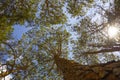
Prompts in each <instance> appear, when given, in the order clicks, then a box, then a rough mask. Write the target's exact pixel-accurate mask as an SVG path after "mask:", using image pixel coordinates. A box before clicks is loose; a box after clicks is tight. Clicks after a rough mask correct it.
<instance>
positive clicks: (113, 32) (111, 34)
mask: <svg viewBox="0 0 120 80" xmlns="http://www.w3.org/2000/svg"><path fill="white" fill-rule="evenodd" d="M117 34H118V29H117V28H116V27H109V28H108V35H109V37H110V38H115V37H117Z"/></svg>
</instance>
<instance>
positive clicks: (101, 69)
mask: <svg viewBox="0 0 120 80" xmlns="http://www.w3.org/2000/svg"><path fill="white" fill-rule="evenodd" d="M55 62H56V65H57V67H58V68H59V69H60V71H61V72H62V75H63V78H64V80H120V61H117V62H115V61H111V62H108V63H105V64H98V65H81V64H79V63H77V62H74V61H72V60H67V59H64V58H59V57H56V58H55Z"/></svg>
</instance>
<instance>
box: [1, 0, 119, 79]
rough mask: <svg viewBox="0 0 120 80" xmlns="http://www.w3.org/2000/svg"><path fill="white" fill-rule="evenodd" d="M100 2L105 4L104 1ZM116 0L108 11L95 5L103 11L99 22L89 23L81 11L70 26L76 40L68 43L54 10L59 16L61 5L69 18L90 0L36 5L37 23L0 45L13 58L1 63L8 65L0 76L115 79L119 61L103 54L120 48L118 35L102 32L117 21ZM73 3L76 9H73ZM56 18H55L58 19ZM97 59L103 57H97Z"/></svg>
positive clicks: (88, 19) (63, 19) (89, 17)
mask: <svg viewBox="0 0 120 80" xmlns="http://www.w3.org/2000/svg"><path fill="white" fill-rule="evenodd" d="M101 1H103V2H104V3H106V2H105V1H104V0H101ZM116 1H118V0H115V2H114V6H113V7H112V10H110V11H108V10H106V9H104V7H101V6H99V5H95V6H96V7H98V10H102V11H103V12H101V13H100V14H101V15H102V19H104V20H102V22H101V23H97V22H93V21H92V20H91V19H92V18H91V16H86V15H85V13H84V15H85V16H84V15H83V14H82V16H84V18H83V19H81V20H80V22H79V23H78V24H76V25H75V26H74V27H73V29H74V30H75V31H76V33H77V34H78V37H77V40H76V41H74V40H71V42H70V36H71V35H70V34H69V31H67V30H66V26H68V25H67V24H66V22H65V21H66V17H65V14H64V15H63V16H61V17H59V16H58V15H56V14H57V12H56V11H57V10H58V13H59V15H62V14H63V11H62V10H61V7H64V8H66V9H67V10H66V11H67V12H68V13H70V14H72V17H78V18H79V16H81V13H80V12H81V10H83V11H84V10H85V7H87V9H88V4H89V3H91V0H86V1H79V0H72V1H69V0H65V1H63V0H61V1H54V0H53V3H52V1H49V0H45V1H44V2H43V4H40V6H42V7H41V12H40V13H39V15H40V16H39V17H38V18H36V19H35V21H37V22H36V24H37V26H36V27H35V28H33V29H32V30H30V31H29V32H27V33H26V34H25V35H24V36H23V38H22V39H21V40H20V41H18V42H13V43H12V42H9V43H6V42H5V43H4V44H5V45H7V46H8V47H5V46H3V45H1V51H2V52H7V53H6V54H7V55H9V56H10V57H13V59H11V60H8V61H6V62H5V63H4V64H3V63H1V65H2V67H3V66H8V67H7V70H6V71H3V72H2V73H0V77H5V76H7V75H8V74H11V75H12V76H13V79H18V78H19V79H21V80H23V79H43V80H46V79H64V80H78V79H83V80H88V79H94V80H110V79H111V80H119V79H120V76H119V74H120V72H119V65H120V62H119V61H117V62H116V61H111V60H119V56H116V55H114V54H107V53H108V52H114V51H119V50H120V45H119V43H120V42H119V41H120V38H119V37H118V38H113V39H110V38H109V36H108V34H107V33H106V31H107V29H106V28H107V25H108V24H109V25H111V24H113V23H115V22H116V20H119V18H118V17H115V13H116V11H117V10H118V7H117V6H119V4H117V3H118V2H116ZM92 2H93V1H92ZM59 3H60V4H59ZM87 3H88V4H87ZM93 3H96V2H93ZM66 4H67V5H66ZM82 4H83V5H82ZM91 4H92V3H91ZM91 4H89V5H91ZM76 6H79V7H80V8H76ZM91 7H92V5H91ZM82 8H83V9H82ZM52 10H53V12H52ZM49 11H50V12H49ZM59 11H60V12H59ZM117 13H118V12H117ZM103 14H104V15H103ZM116 15H118V14H116ZM53 16H54V17H55V18H54V19H53ZM56 17H59V19H57V18H56ZM111 17H112V18H111ZM40 19H42V20H40ZM51 21H52V22H51ZM56 24H57V25H56ZM61 25H62V26H61ZM72 42H73V43H72ZM70 43H72V44H73V56H74V60H75V61H77V62H75V61H73V60H68V59H69V58H68V55H69V53H70V51H69V45H70ZM98 53H100V54H98ZM101 58H103V59H102V60H101ZM109 61H110V62H109ZM107 62H108V63H107Z"/></svg>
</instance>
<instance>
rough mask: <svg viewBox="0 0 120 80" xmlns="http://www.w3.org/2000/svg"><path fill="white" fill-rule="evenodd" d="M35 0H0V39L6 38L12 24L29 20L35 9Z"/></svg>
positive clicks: (32, 16) (33, 16) (31, 19)
mask: <svg viewBox="0 0 120 80" xmlns="http://www.w3.org/2000/svg"><path fill="white" fill-rule="evenodd" d="M36 5H37V3H36V0H35V1H33V0H29V1H26V0H4V1H3V0H0V17H1V18H0V22H1V23H0V30H1V31H0V34H1V36H0V41H2V40H3V41H4V40H7V39H8V38H9V35H8V34H10V32H12V29H13V28H12V26H13V25H14V24H24V22H25V21H28V22H31V21H33V19H34V18H35V13H36V11H37V6H36Z"/></svg>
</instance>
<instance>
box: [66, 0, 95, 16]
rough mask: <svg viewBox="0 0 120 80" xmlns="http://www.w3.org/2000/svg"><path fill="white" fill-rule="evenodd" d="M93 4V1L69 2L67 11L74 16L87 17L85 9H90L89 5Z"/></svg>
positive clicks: (75, 0) (74, 0)
mask: <svg viewBox="0 0 120 80" xmlns="http://www.w3.org/2000/svg"><path fill="white" fill-rule="evenodd" d="M92 2H93V0H85V1H80V0H71V1H70V0H67V3H68V5H67V10H68V12H69V13H70V14H71V15H72V16H73V17H75V16H83V15H85V10H84V9H83V8H85V7H87V6H88V7H89V5H90V4H91V3H92Z"/></svg>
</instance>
